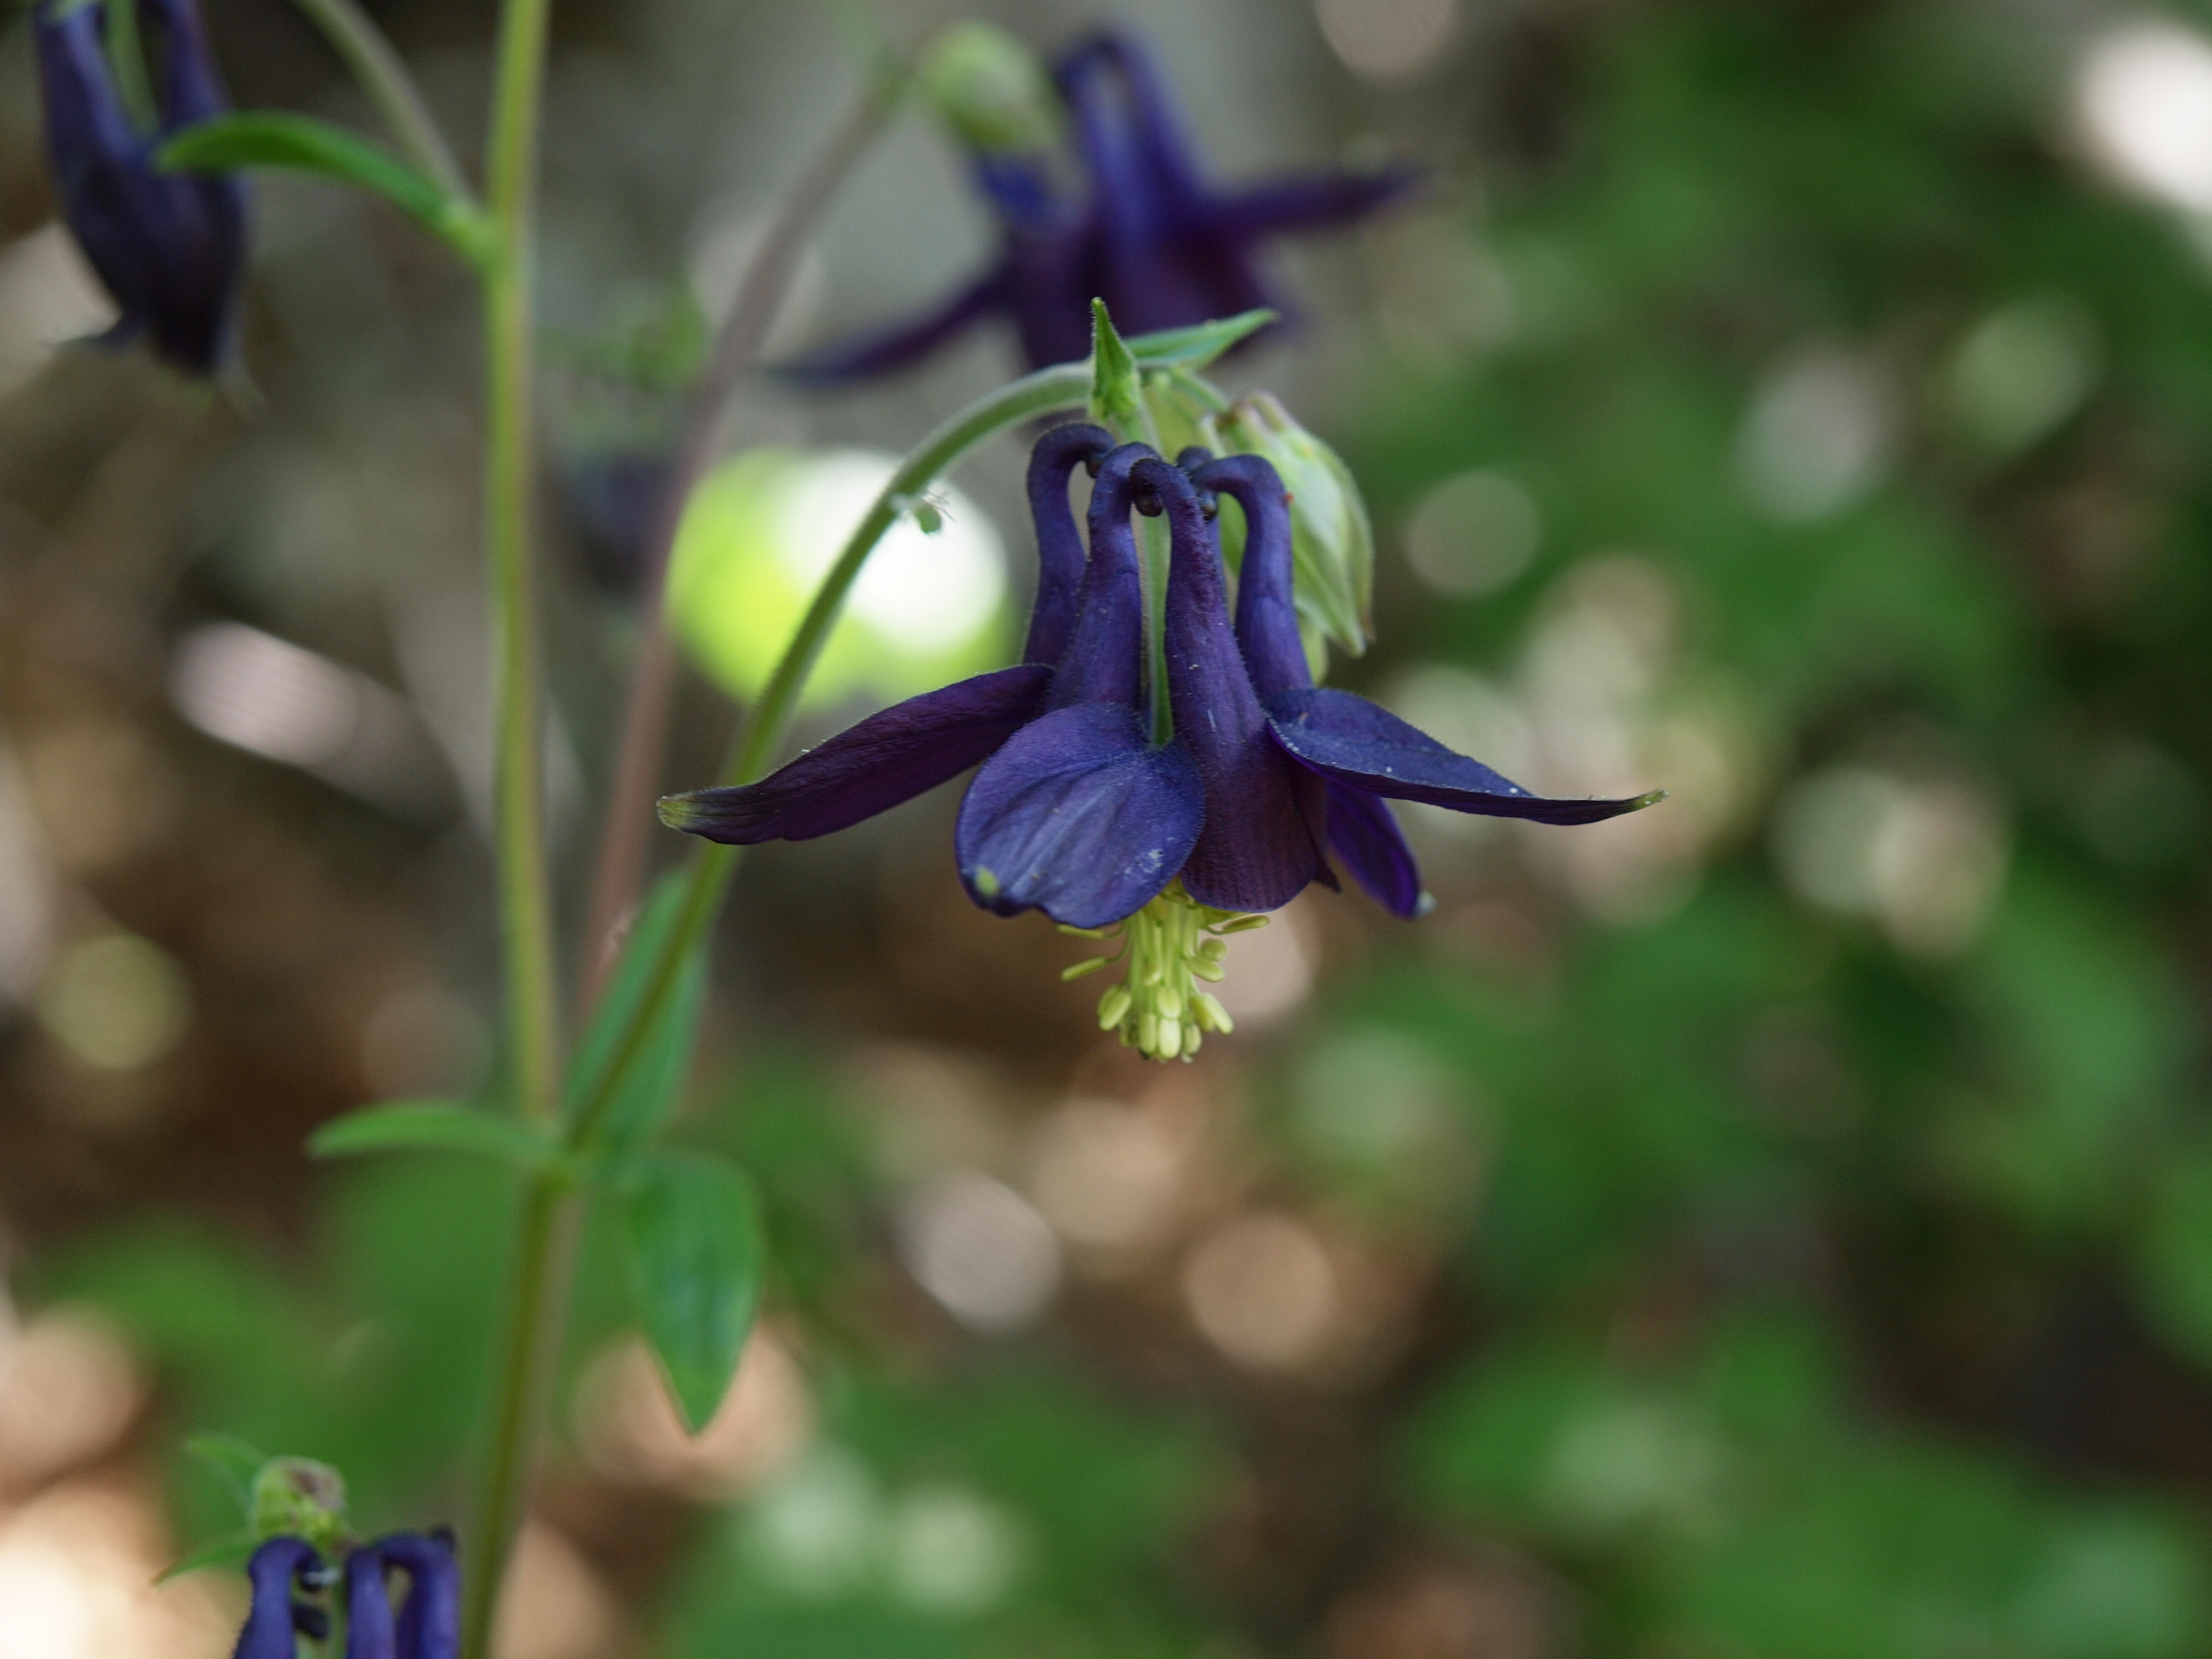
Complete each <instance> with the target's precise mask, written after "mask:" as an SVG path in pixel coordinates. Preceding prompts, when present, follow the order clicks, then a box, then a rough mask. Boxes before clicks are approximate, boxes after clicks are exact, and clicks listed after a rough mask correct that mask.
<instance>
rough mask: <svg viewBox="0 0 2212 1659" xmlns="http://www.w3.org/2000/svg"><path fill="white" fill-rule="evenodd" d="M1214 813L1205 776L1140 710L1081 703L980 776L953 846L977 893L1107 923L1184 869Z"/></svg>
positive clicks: (1034, 729)
mask: <svg viewBox="0 0 2212 1659" xmlns="http://www.w3.org/2000/svg"><path fill="white" fill-rule="evenodd" d="M1205 815H1206V797H1205V792H1204V790H1203V788H1202V787H1200V782H1199V778H1198V772H1197V769H1196V768H1194V766H1193V765H1192V764H1191V760H1190V757H1189V756H1188V754H1187V753H1185V752H1184V750H1182V746H1181V745H1180V744H1168V745H1167V746H1166V747H1164V748H1160V749H1155V748H1154V747H1152V738H1151V736H1150V734H1149V733H1147V732H1146V730H1145V723H1144V720H1143V718H1142V716H1141V715H1140V714H1139V713H1138V711H1137V710H1136V709H1135V708H1132V707H1130V706H1128V705H1127V704H1123V703H1114V702H1083V703H1076V704H1073V705H1072V706H1071V707H1069V708H1062V709H1059V710H1056V711H1055V712H1054V713H1052V714H1048V715H1046V716H1045V717H1044V718H1043V719H1042V720H1037V721H1036V722H1034V723H1033V724H1031V725H1030V726H1024V728H1023V729H1022V732H1021V733H1020V735H1018V737H1016V738H1014V739H1013V740H1012V742H1010V743H1008V744H1006V747H1005V748H1003V749H1001V750H1000V751H999V752H998V753H997V754H995V755H994V756H993V757H991V758H990V760H989V761H988V762H987V763H985V765H984V767H983V769H982V770H981V771H980V772H978V773H977V774H976V775H975V782H974V783H972V784H970V785H969V787H968V795H967V799H964V800H963V801H962V802H961V804H960V823H959V826H958V829H957V831H956V833H955V837H954V846H955V849H956V851H957V855H958V858H959V862H960V879H961V880H962V882H963V883H964V884H966V886H967V888H968V893H969V897H971V898H973V899H974V900H975V902H976V903H977V904H979V905H981V906H982V907H983V908H985V909H987V910H991V911H995V912H996V913H997V914H998V915H1002V916H1011V915H1018V914H1019V913H1020V912H1021V911H1024V910H1028V909H1033V908H1034V909H1039V910H1042V911H1043V912H1044V913H1045V914H1046V915H1048V916H1050V917H1052V918H1053V920H1054V921H1061V922H1066V923H1067V924H1068V925H1069V926H1070V927H1105V926H1106V925H1108V924H1109V923H1110V922H1115V921H1121V918H1122V917H1124V916H1126V915H1129V914H1130V913H1131V912H1132V911H1134V910H1137V909H1139V908H1142V907H1143V906H1144V905H1145V904H1146V903H1147V902H1150V901H1151V900H1152V898H1153V897H1154V896H1157V895H1158V893H1159V891H1160V890H1161V889H1162V888H1164V887H1165V886H1166V885H1167V884H1168V883H1169V882H1170V881H1171V880H1173V879H1174V878H1175V875H1176V872H1177V871H1178V870H1182V869H1183V868H1185V864H1184V860H1186V859H1187V858H1188V856H1189V854H1190V851H1191V848H1192V846H1193V844H1194V842H1196V841H1197V840H1198V838H1199V827H1200V823H1202V822H1203V820H1204V818H1205Z"/></svg>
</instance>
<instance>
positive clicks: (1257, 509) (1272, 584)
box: [1190, 455, 1313, 702]
mask: <svg viewBox="0 0 2212 1659" xmlns="http://www.w3.org/2000/svg"><path fill="white" fill-rule="evenodd" d="M1190 481H1191V483H1194V484H1195V485H1197V486H1198V488H1200V489H1212V490H1218V491H1219V492H1220V493H1221V494H1223V495H1227V496H1229V497H1230V498H1231V499H1232V500H1233V501H1236V503H1237V506H1238V507H1242V508H1243V510H1244V562H1243V566H1242V567H1241V568H1239V569H1238V571H1237V648H1238V649H1239V650H1240V651H1242V652H1243V653H1244V666H1245V669H1246V671H1248V672H1249V674H1250V675H1251V677H1252V690H1254V691H1255V692H1256V693H1257V694H1258V695H1259V697H1260V700H1261V702H1267V701H1268V700H1269V699H1271V698H1273V697H1276V696H1280V695H1281V694H1282V693H1284V692H1285V691H1295V690H1302V689H1303V688H1304V687H1306V686H1309V685H1311V684H1313V671H1312V670H1311V668H1310V667H1309V666H1308V665H1307V663H1306V650H1305V644H1304V641H1302V640H1301V639H1300V638H1299V637H1298V612H1297V600H1296V597H1295V594H1294V592H1293V590H1292V586H1291V584H1292V580H1293V566H1292V562H1291V493H1290V491H1289V490H1287V489H1285V488H1284V487H1283V477H1282V474H1280V473H1279V472H1278V471H1275V468H1274V465H1273V463H1272V462H1270V461H1268V460H1267V459H1265V458H1264V457H1262V456H1259V455H1231V456H1226V457H1225V458H1224V459H1220V460H1218V461H1211V462H1208V463H1207V464H1206V465H1204V466H1201V467H1200V468H1199V469H1198V470H1197V471H1194V472H1193V473H1192V474H1191V480H1190Z"/></svg>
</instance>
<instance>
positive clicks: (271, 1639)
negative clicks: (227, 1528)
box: [233, 1538, 323, 1659]
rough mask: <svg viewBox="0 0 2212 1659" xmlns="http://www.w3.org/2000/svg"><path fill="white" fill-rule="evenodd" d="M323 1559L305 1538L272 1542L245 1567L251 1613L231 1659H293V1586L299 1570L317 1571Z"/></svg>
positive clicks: (273, 1539)
mask: <svg viewBox="0 0 2212 1659" xmlns="http://www.w3.org/2000/svg"><path fill="white" fill-rule="evenodd" d="M322 1564H323V1558H322V1557H321V1556H319V1555H318V1554H317V1553H315V1547H314V1546H313V1544H310V1543H309V1542H308V1541H307V1540H306V1539H304V1538H272V1539H270V1541H268V1542H267V1543H265V1544H264V1545H262V1546H261V1547H260V1548H258V1549H257V1550H255V1551H254V1552H253V1557H252V1559H251V1560H249V1561H248V1562H247V1563H246V1579H247V1581H248V1582H249V1583H252V1586H253V1605H252V1611H251V1612H249V1613H247V1614H246V1627H245V1628H244V1629H243V1630H241V1631H240V1632H239V1633H238V1646H237V1647H236V1648H235V1649H234V1650H233V1653H234V1659H293V1653H294V1651H295V1647H294V1643H293V1639H292V1637H293V1629H292V1617H293V1614H292V1584H293V1581H294V1580H295V1578H296V1577H298V1575H299V1571H300V1569H301V1568H302V1567H319V1566H320V1565H322Z"/></svg>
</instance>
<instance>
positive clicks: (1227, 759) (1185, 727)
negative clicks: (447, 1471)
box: [1133, 461, 1334, 911]
mask: <svg viewBox="0 0 2212 1659" xmlns="http://www.w3.org/2000/svg"><path fill="white" fill-rule="evenodd" d="M1133 481H1134V482H1135V483H1137V484H1138V485H1139V487H1140V488H1143V489H1149V490H1151V491H1152V492H1155V494H1156V495H1157V498H1158V504H1159V507H1160V510H1162V511H1163V512H1164V513H1166V514H1167V518H1168V526H1169V531H1170V542H1171V544H1172V554H1171V556H1170V562H1169V574H1168V591H1167V605H1166V631H1167V639H1166V654H1167V674H1168V698H1169V702H1170V706H1171V707H1172V708H1173V711H1174V715H1175V731H1176V737H1177V738H1180V739H1181V740H1182V742H1183V743H1184V744H1186V745H1187V746H1188V749H1189V750H1190V754H1191V758H1192V760H1193V761H1194V763H1196V765H1197V768H1198V774H1199V777H1200V781H1201V782H1202V783H1203V785H1204V787H1205V791H1206V823H1205V827H1204V829H1203V830H1202V831H1201V833H1200V836H1199V837H1198V841H1197V842H1196V844H1195V845H1194V846H1193V848H1191V854H1190V858H1189V860H1188V862H1187V863H1186V864H1185V865H1184V866H1183V871H1182V884H1183V888H1184V890H1186V891H1187V892H1188V893H1189V895H1190V896H1191V897H1192V898H1193V899H1194V900H1195V901H1197V902H1199V903H1200V904H1204V905H1210V906H1212V907H1213V908H1217V909H1222V910H1244V911H1261V910H1273V909H1276V908H1279V907H1281V906H1283V905H1285V904H1287V903H1289V902H1291V900H1292V899H1293V898H1296V897H1297V895H1298V894H1299V893H1300V892H1301V891H1302V890H1304V887H1305V885H1306V884H1307V883H1308V882H1310V881H1322V882H1328V883H1329V884H1332V885H1333V884H1334V877H1333V876H1331V875H1330V873H1329V870H1328V860H1327V859H1326V858H1324V857H1323V856H1322V848H1321V838H1322V835H1323V833H1325V831H1324V825H1323V813H1324V810H1325V809H1324V805H1323V791H1322V787H1321V786H1320V784H1319V782H1318V781H1316V779H1315V778H1313V777H1312V776H1310V775H1309V774H1307V773H1306V772H1305V771H1304V770H1303V769H1300V768H1299V767H1297V766H1294V765H1292V764H1291V763H1289V761H1288V760H1287V758H1286V757H1285V756H1284V754H1283V752H1282V750H1280V749H1279V747H1278V746H1277V745H1276V744H1274V742H1273V740H1272V739H1271V738H1269V736H1268V732H1267V713H1266V710H1265V709H1263V708H1261V703H1260V699H1259V697H1258V696H1256V695H1255V693H1254V691H1253V689H1252V681H1251V678H1250V676H1249V674H1248V673H1247V672H1246V671H1245V667H1244V659H1243V653H1241V652H1239V650H1238V649H1237V639H1236V635H1235V634H1234V633H1233V632H1232V630H1231V626H1230V622H1229V611H1228V604H1227V597H1226V594H1225V589H1224V581H1223V577H1222V572H1221V553H1220V549H1219V547H1218V544H1217V543H1216V542H1215V539H1214V536H1213V526H1212V522H1211V521H1210V520H1208V519H1207V518H1206V512H1205V507H1204V505H1203V503H1202V502H1201V501H1200V499H1199V495H1198V492H1197V491H1196V490H1195V489H1193V488H1192V485H1191V483H1190V480H1189V479H1188V478H1187V477H1184V476H1183V474H1182V471H1179V470H1178V469H1176V468H1175V467H1172V466H1170V465H1167V463H1165V462H1164V461H1148V462H1144V463H1141V464H1139V465H1138V466H1137V467H1136V468H1135V469H1134V471H1133Z"/></svg>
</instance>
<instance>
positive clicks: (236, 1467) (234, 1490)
mask: <svg viewBox="0 0 2212 1659" xmlns="http://www.w3.org/2000/svg"><path fill="white" fill-rule="evenodd" d="M185 1455H186V1456H187V1457H192V1458H197V1460H198V1461H199V1462H202V1463H203V1464H204V1465H206V1466H207V1467H208V1468H210V1469H213V1470H214V1471H215V1472H216V1475H217V1477H218V1478H220V1479H221V1480H222V1484H223V1485H224V1486H225V1487H227V1488H228V1490H229V1492H230V1495H231V1496H232V1497H233V1498H236V1499H237V1500H238V1508H239V1512H240V1514H241V1515H242V1514H244V1513H245V1512H246V1507H247V1505H249V1504H251V1503H252V1501H253V1480H254V1477H255V1476H256V1475H258V1474H260V1473H261V1466H262V1465H263V1464H264V1463H266V1462H268V1461H269V1455H268V1454H267V1453H266V1452H264V1451H263V1450H262V1449H260V1448H259V1447H258V1446H253V1445H249V1444H248V1443H246V1442H245V1441H243V1440H240V1438H239V1437H237V1436H236V1435H234V1434H195V1435H192V1436H191V1437H188V1438H187V1439H186V1440H185ZM172 1571H182V1569H172Z"/></svg>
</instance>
